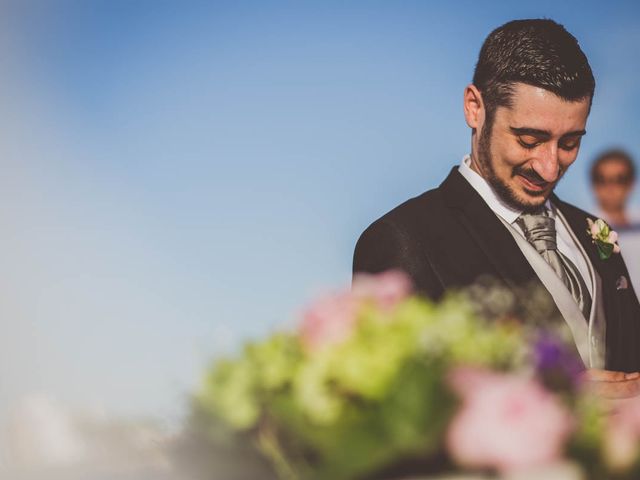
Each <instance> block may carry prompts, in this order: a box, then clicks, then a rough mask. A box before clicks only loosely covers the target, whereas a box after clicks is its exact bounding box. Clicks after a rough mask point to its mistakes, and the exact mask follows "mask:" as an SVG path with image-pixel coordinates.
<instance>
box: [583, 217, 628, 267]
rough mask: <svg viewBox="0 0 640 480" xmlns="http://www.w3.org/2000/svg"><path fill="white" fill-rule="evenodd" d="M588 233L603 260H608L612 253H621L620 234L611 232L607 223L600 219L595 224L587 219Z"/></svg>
mask: <svg viewBox="0 0 640 480" xmlns="http://www.w3.org/2000/svg"><path fill="white" fill-rule="evenodd" d="M587 225H588V226H589V228H588V229H587V233H588V234H589V236H591V239H592V240H593V243H595V245H596V247H597V248H598V255H599V256H600V258H601V259H602V260H606V259H607V258H609V257H610V256H611V254H612V253H620V246H619V245H618V233H617V232H616V231H614V230H611V227H610V226H609V225H607V222H605V221H604V220H602V219H601V218H598V219H597V220H596V221H595V222H594V221H593V220H591V219H590V218H587Z"/></svg>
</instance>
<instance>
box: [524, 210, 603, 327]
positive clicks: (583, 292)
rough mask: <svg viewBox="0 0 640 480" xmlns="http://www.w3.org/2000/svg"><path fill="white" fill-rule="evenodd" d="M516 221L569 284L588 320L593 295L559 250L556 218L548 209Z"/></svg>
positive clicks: (526, 214)
mask: <svg viewBox="0 0 640 480" xmlns="http://www.w3.org/2000/svg"><path fill="white" fill-rule="evenodd" d="M516 222H517V223H518V225H520V227H521V228H522V230H523V232H524V236H525V238H526V239H527V241H528V242H529V243H530V244H531V245H533V246H534V247H535V249H536V250H537V251H538V253H539V254H540V255H542V258H544V259H545V260H546V261H547V263H548V264H549V265H550V266H551V268H553V270H554V271H555V272H556V274H557V275H558V277H560V279H561V280H562V281H563V283H564V284H565V285H566V286H567V289H569V292H571V296H572V297H573V299H574V300H575V301H576V303H577V304H578V305H579V306H580V310H582V313H583V314H584V317H585V318H586V319H587V321H588V320H589V313H590V311H591V295H589V290H588V289H587V285H586V283H585V282H584V279H583V278H582V275H580V272H579V271H578V269H577V267H576V266H575V264H574V263H573V262H572V261H571V260H569V259H568V258H567V257H566V256H565V255H563V254H562V253H561V252H560V250H558V245H557V243H556V222H555V220H554V219H553V218H551V217H549V216H548V215H547V212H546V210H542V211H541V212H540V213H523V214H522V215H520V216H519V217H518V219H517V220H516Z"/></svg>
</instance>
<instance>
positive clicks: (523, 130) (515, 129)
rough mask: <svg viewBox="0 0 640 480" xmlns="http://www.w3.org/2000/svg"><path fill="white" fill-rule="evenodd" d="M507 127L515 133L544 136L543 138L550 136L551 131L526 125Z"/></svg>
mask: <svg viewBox="0 0 640 480" xmlns="http://www.w3.org/2000/svg"><path fill="white" fill-rule="evenodd" d="M509 128H510V129H511V131H512V132H513V133H515V134H516V135H531V136H533V137H544V138H549V137H550V136H551V132H549V131H547V130H539V129H537V128H528V127H509Z"/></svg>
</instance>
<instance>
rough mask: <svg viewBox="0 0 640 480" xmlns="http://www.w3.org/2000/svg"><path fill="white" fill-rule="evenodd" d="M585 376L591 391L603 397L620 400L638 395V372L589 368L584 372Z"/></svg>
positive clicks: (639, 392)
mask: <svg viewBox="0 0 640 480" xmlns="http://www.w3.org/2000/svg"><path fill="white" fill-rule="evenodd" d="M585 377H586V380H587V382H588V386H589V388H590V389H591V391H592V392H593V393H595V394H596V395H598V396H600V397H602V398H604V399H608V400H622V399H626V398H633V397H636V396H638V395H640V372H633V373H625V372H614V371H611V370H599V369H596V368H590V369H588V370H587V371H586V372H585Z"/></svg>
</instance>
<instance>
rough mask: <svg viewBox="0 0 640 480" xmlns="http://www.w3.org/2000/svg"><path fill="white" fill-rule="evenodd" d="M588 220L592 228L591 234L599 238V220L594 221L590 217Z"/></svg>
mask: <svg viewBox="0 0 640 480" xmlns="http://www.w3.org/2000/svg"><path fill="white" fill-rule="evenodd" d="M587 221H588V222H589V228H590V229H591V235H592V236H593V238H597V237H598V234H599V233H600V226H599V225H598V223H597V222H593V221H591V220H589V219H587Z"/></svg>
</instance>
